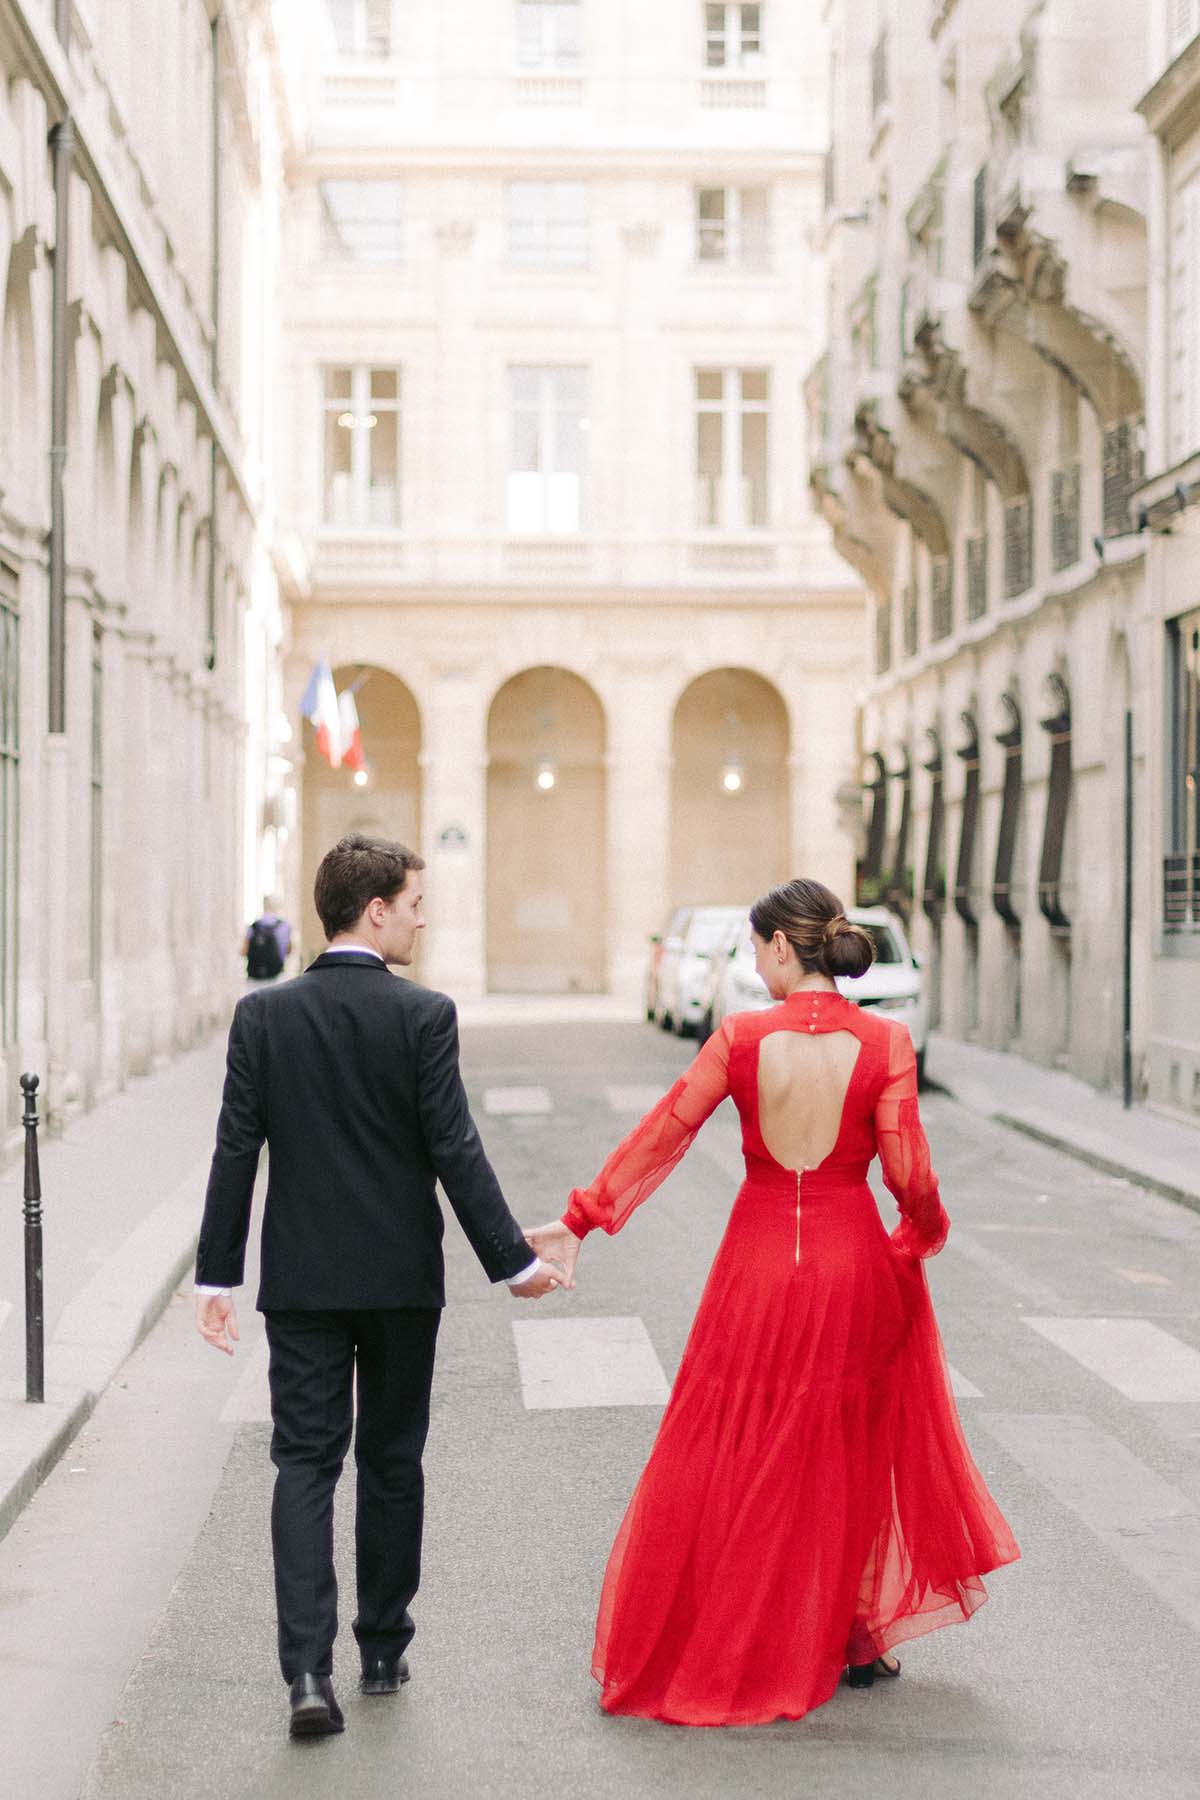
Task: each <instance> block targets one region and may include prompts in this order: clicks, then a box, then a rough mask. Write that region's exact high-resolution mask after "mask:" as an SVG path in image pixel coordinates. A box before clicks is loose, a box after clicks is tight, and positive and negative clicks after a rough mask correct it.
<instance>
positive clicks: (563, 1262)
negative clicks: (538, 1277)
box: [525, 1219, 579, 1288]
mask: <svg viewBox="0 0 1200 1800" xmlns="http://www.w3.org/2000/svg"><path fill="white" fill-rule="evenodd" d="M525 1242H526V1243H527V1244H528V1245H529V1248H530V1249H531V1250H532V1251H533V1253H534V1255H535V1256H540V1257H541V1259H542V1261H543V1262H553V1263H557V1264H558V1266H559V1268H560V1269H561V1270H562V1284H563V1286H564V1287H566V1288H573V1287H574V1286H575V1264H576V1262H577V1261H578V1260H579V1239H578V1238H577V1237H576V1236H575V1233H574V1232H573V1231H570V1230H568V1228H567V1227H566V1226H565V1225H564V1224H563V1222H562V1220H561V1219H555V1220H554V1221H553V1223H552V1224H550V1225H536V1226H534V1228H533V1230H532V1231H527V1232H526V1233H525Z"/></svg>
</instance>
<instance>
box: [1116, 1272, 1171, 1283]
mask: <svg viewBox="0 0 1200 1800" xmlns="http://www.w3.org/2000/svg"><path fill="white" fill-rule="evenodd" d="M1117 1274H1118V1275H1119V1276H1120V1277H1121V1279H1122V1281H1132V1282H1134V1283H1135V1284H1136V1286H1138V1287H1170V1285H1171V1278H1170V1276H1169V1275H1159V1274H1158V1273H1157V1272H1156V1271H1155V1270H1154V1269H1118V1270H1117Z"/></svg>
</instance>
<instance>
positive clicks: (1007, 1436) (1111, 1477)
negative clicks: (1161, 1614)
mask: <svg viewBox="0 0 1200 1800" xmlns="http://www.w3.org/2000/svg"><path fill="white" fill-rule="evenodd" d="M971 1417H972V1420H973V1421H981V1422H982V1423H983V1424H984V1425H985V1426H986V1428H987V1429H988V1431H990V1432H991V1433H992V1435H993V1436H994V1437H995V1438H996V1439H998V1441H999V1442H1000V1443H1001V1444H1003V1446H1004V1448H1005V1449H1006V1450H1007V1451H1008V1452H1009V1454H1010V1455H1011V1456H1013V1457H1015V1458H1016V1460H1017V1462H1019V1463H1020V1465H1021V1467H1022V1468H1023V1469H1026V1470H1028V1472H1029V1473H1030V1474H1031V1475H1033V1476H1034V1477H1035V1478H1036V1479H1037V1480H1038V1481H1039V1482H1041V1484H1042V1486H1043V1487H1045V1488H1047V1489H1048V1490H1049V1492H1050V1493H1051V1494H1053V1495H1054V1498H1055V1499H1056V1500H1058V1501H1060V1502H1061V1503H1062V1505H1064V1506H1066V1507H1069V1508H1070V1510H1071V1511H1072V1512H1073V1513H1074V1514H1075V1515H1076V1517H1077V1518H1079V1519H1081V1520H1082V1522H1083V1523H1084V1525H1086V1526H1087V1528H1088V1530H1089V1531H1092V1532H1094V1534H1095V1535H1096V1537H1098V1538H1099V1539H1100V1541H1101V1542H1102V1543H1103V1544H1104V1545H1105V1546H1106V1548H1107V1549H1108V1550H1109V1551H1111V1553H1112V1555H1113V1556H1115V1557H1116V1558H1117V1559H1118V1560H1119V1561H1120V1562H1123V1563H1124V1564H1125V1566H1126V1568H1128V1569H1131V1570H1132V1571H1133V1573H1134V1574H1135V1575H1137V1576H1138V1577H1140V1579H1141V1580H1143V1581H1145V1582H1146V1583H1147V1585H1148V1586H1150V1587H1151V1588H1153V1590H1154V1592H1155V1593H1156V1594H1157V1595H1158V1597H1159V1599H1160V1600H1163V1601H1165V1602H1166V1604H1167V1605H1168V1606H1170V1607H1172V1608H1173V1609H1174V1611H1176V1612H1177V1613H1178V1614H1179V1615H1180V1617H1181V1618H1182V1619H1183V1620H1184V1621H1185V1623H1186V1624H1188V1625H1189V1626H1192V1627H1193V1628H1194V1626H1195V1623H1196V1617H1197V1612H1198V1610H1200V1511H1198V1510H1197V1507H1196V1504H1195V1503H1194V1502H1193V1501H1192V1500H1190V1499H1189V1498H1188V1496H1187V1495H1186V1494H1184V1493H1181V1492H1180V1490H1179V1489H1178V1488H1175V1487H1172V1486H1170V1484H1169V1483H1168V1482H1166V1481H1164V1480H1163V1479H1162V1478H1161V1476H1159V1475H1156V1474H1155V1472H1154V1470H1153V1469H1150V1468H1148V1467H1147V1466H1146V1464H1145V1463H1143V1462H1140V1461H1139V1460H1138V1458H1137V1457H1136V1456H1134V1455H1133V1454H1132V1453H1131V1452H1130V1451H1129V1450H1127V1449H1126V1448H1125V1446H1124V1444H1122V1443H1121V1442H1120V1441H1119V1439H1117V1438H1114V1437H1110V1436H1109V1435H1108V1433H1107V1432H1104V1431H1101V1430H1100V1429H1099V1427H1098V1426H1095V1425H1093V1424H1092V1423H1091V1422H1090V1420H1088V1419H1084V1418H1081V1417H1080V1416H1079V1415H1078V1414H1077V1413H988V1412H983V1413H973V1414H972V1415H971Z"/></svg>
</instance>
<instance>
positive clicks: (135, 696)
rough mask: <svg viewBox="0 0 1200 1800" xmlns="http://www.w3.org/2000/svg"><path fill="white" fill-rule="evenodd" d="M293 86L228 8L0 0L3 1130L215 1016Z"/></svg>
mask: <svg viewBox="0 0 1200 1800" xmlns="http://www.w3.org/2000/svg"><path fill="white" fill-rule="evenodd" d="M287 87H288V72H287V68H286V66H285V64H284V61H283V59H282V57H281V55H280V52H279V50H278V47H277V46H276V45H275V43H274V38H273V27H272V21H271V15H270V13H269V11H268V10H266V9H263V8H261V7H257V8H256V7H254V6H252V5H250V4H249V3H248V0H247V3H246V4H242V3H241V0H224V3H223V4H222V5H221V6H219V7H217V6H215V5H214V6H211V7H210V6H206V5H205V4H204V0H173V3H172V4H171V5H170V6H166V5H162V4H160V3H159V0H74V3H73V4H53V5H52V4H51V3H50V0H24V3H21V0H0V692H2V695H3V704H2V707H0V1139H3V1138H4V1137H5V1136H6V1135H7V1136H9V1137H10V1140H11V1134H12V1133H13V1131H14V1129H15V1126H16V1121H17V1117H18V1112H19V1106H20V1095H19V1091H18V1089H17V1075H18V1072H19V1070H20V1069H22V1068H33V1069H35V1070H38V1071H40V1072H41V1074H42V1076H43V1096H44V1099H45V1100H46V1101H47V1103H48V1109H49V1115H50V1118H51V1121H52V1122H53V1121H54V1120H56V1119H57V1120H60V1121H61V1119H62V1118H63V1117H64V1116H66V1115H67V1114H69V1113H70V1111H71V1110H72V1109H74V1108H77V1107H80V1106H86V1105H89V1104H91V1103H92V1102H93V1101H94V1100H95V1099H96V1098H97V1097H98V1096H100V1095H103V1094H104V1093H106V1092H111V1091H113V1090H115V1089H118V1088H120V1087H121V1086H122V1084H123V1083H124V1082H125V1081H126V1079H127V1078H128V1077H129V1076H130V1075H132V1074H136V1073H138V1072H142V1071H145V1070H148V1069H150V1068H152V1067H153V1066H154V1065H155V1064H156V1063H159V1062H161V1061H162V1060H163V1059H165V1058H167V1057H169V1056H171V1055H172V1053H173V1052H175V1051H176V1050H178V1049H179V1048H182V1047H184V1046H187V1045H189V1044H192V1043H194V1042H195V1041H197V1039H198V1038H199V1037H200V1036H201V1034H203V1033H204V1032H205V1031H206V1030H208V1029H210V1028H211V1027H212V1025H213V1024H214V1023H215V1022H216V1021H217V1020H220V1019H223V1018H224V1017H226V1016H227V1013H228V1006H229V1002H230V999H231V996H232V995H233V994H234V993H235V992H236V991H237V985H238V979H239V968H238V961H237V947H238V942H239V938H240V934H241V930H242V928H243V925H244V922H245V918H246V917H247V916H248V911H249V916H253V913H252V908H253V895H254V893H255V892H256V891H257V892H258V893H260V894H261V891H262V888H263V887H264V886H271V885H273V883H274V879H275V869H274V867H273V856H274V853H275V848H276V846H275V845H274V843H273V842H272V838H273V836H274V835H275V828H276V827H286V823H287V802H286V799H285V797H284V796H283V795H282V792H281V791H279V790H281V789H282V785H283V774H284V769H283V762H282V757H281V756H280V754H279V752H280V745H279V743H278V741H277V740H278V737H279V734H280V723H281V717H282V715H281V706H280V698H279V693H278V678H277V676H276V675H275V674H273V673H272V670H273V667H274V665H275V663H276V661H277V656H278V652H279V648H280V643H281V634H282V615H281V612H280V608H279V603H278V594H277V584H276V581H275V576H274V572H273V566H272V561H271V557H270V546H269V539H268V536H267V534H266V520H267V517H268V506H269V490H268V487H267V485H266V480H265V471H266V470H267V468H268V467H269V466H270V460H271V455H270V436H271V428H272V414H271V408H270V405H269V398H270V350H271V345H272V342H273V337H272V334H271V333H270V331H269V329H268V320H269V317H270V309H271V307H272V304H273V298H272V294H273V290H272V286H271V278H272V264H271V245H272V243H273V241H274V240H275V238H276V237H277V220H278V213H279V192H280V186H281V181H282V165H283V154H284V143H285V138H286V135H287V133H288V131H289V129H290V126H289V119H288V103H287V100H286V93H287ZM68 144H69V145H70V146H71V150H70V154H69V155H68V153H67V145H68ZM56 176H57V181H58V194H59V202H58V203H57V204H56ZM63 198H65V202H66V204H65V210H64V209H63V208H62V206H61V201H62V199H63ZM56 277H57V283H58V291H57V293H56ZM56 395H57V396H58V399H57V404H56ZM52 444H54V446H55V457H56V458H57V460H58V461H59V462H60V464H61V467H62V470H63V476H62V508H61V516H60V517H57V518H56V516H55V513H56V508H55V505H54V503H53V501H52V483H51V468H52V461H53V460H54V459H55V457H52ZM56 557H57V559H58V562H59V572H58V575H57V577H56V574H55V567H54V565H55V559H56ZM264 823H265V824H266V826H267V827H268V828H269V829H268V830H267V831H266V832H265V833H264Z"/></svg>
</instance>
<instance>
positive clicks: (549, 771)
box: [533, 758, 558, 794]
mask: <svg viewBox="0 0 1200 1800" xmlns="http://www.w3.org/2000/svg"><path fill="white" fill-rule="evenodd" d="M533 779H534V784H535V786H536V787H537V790H538V792H539V793H540V794H549V793H551V792H552V791H553V789H554V788H555V787H556V786H557V785H558V770H557V769H556V768H555V767H554V764H553V763H552V762H551V761H550V760H549V758H546V759H545V761H543V762H540V763H539V764H538V766H537V774H536V775H535V776H534V778H533Z"/></svg>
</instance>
